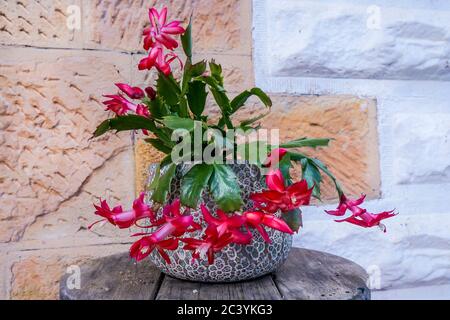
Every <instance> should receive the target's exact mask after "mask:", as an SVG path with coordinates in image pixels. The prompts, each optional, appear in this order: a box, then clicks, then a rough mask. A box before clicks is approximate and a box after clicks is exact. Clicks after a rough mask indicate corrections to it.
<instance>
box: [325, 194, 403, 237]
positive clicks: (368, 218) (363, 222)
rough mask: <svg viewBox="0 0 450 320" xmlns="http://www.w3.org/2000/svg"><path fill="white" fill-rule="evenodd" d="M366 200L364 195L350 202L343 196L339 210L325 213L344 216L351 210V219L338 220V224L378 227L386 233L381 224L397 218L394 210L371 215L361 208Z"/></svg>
mask: <svg viewBox="0 0 450 320" xmlns="http://www.w3.org/2000/svg"><path fill="white" fill-rule="evenodd" d="M365 198H366V196H365V195H362V196H361V197H360V198H359V199H356V200H350V199H348V198H347V197H346V196H345V195H342V196H341V199H340V202H339V206H338V207H337V209H336V210H325V212H326V213H328V214H330V215H333V216H343V215H344V214H345V213H346V212H347V210H350V211H351V212H352V214H351V215H350V216H349V217H347V218H345V219H341V220H336V222H349V223H352V224H355V225H358V226H361V227H364V228H370V227H373V226H378V227H379V228H380V229H381V230H383V231H384V232H386V227H385V225H384V224H382V223H381V220H383V219H387V218H391V217H394V216H396V214H395V213H394V210H391V211H384V212H381V213H378V214H374V213H369V212H367V210H366V209H364V208H361V207H359V205H361V204H362V203H363V202H364V199H365Z"/></svg>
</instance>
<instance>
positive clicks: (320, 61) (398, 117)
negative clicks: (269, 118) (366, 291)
mask: <svg viewBox="0 0 450 320" xmlns="http://www.w3.org/2000/svg"><path fill="white" fill-rule="evenodd" d="M378 13H379V16H377V14H378ZM253 14H254V17H253V24H254V31H253V38H254V48H255V49H254V61H255V75H256V82H257V85H258V86H260V87H262V88H263V89H265V90H267V91H268V92H283V93H295V94H354V95H358V96H365V97H373V98H376V99H377V104H378V105H377V109H378V115H377V116H378V121H379V123H378V134H379V141H380V145H379V148H380V156H381V157H380V158H381V160H380V161H381V164H380V166H381V181H382V187H381V188H382V198H381V199H379V200H373V201H369V202H367V209H369V210H372V211H374V212H377V211H383V210H385V209H391V208H396V209H397V210H398V211H399V212H400V215H399V216H398V217H396V218H393V219H391V220H390V221H387V222H386V225H387V226H388V233H386V234H383V233H381V232H379V230H378V229H370V230H366V229H359V228H357V227H355V226H352V225H344V224H336V223H334V222H333V221H332V218H331V217H328V216H326V214H324V213H322V211H323V209H324V208H331V207H333V206H327V207H310V208H307V209H305V210H304V224H305V228H304V229H303V232H302V234H300V235H298V236H297V238H296V240H295V241H296V242H295V243H296V245H298V246H304V247H308V248H314V249H318V250H323V251H328V252H332V253H335V254H339V255H341V256H344V257H347V258H350V259H352V260H354V261H356V262H358V263H360V264H361V265H362V266H364V267H366V268H368V269H369V270H370V271H371V273H373V270H379V271H380V275H381V288H383V289H385V288H392V287H396V288H401V287H408V286H409V287H410V286H420V285H438V284H448V283H449V282H450V69H449V60H450V41H449V40H450V2H449V1H444V0H408V1H407V0H399V1H395V2H392V1H387V0H370V1H369V0H359V1H357V0H315V1H302V0H254V1H253ZM378 22H379V23H378ZM377 268H378V269H377ZM375 273H376V272H375Z"/></svg>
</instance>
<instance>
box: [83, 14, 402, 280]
mask: <svg viewBox="0 0 450 320" xmlns="http://www.w3.org/2000/svg"><path fill="white" fill-rule="evenodd" d="M149 18H150V25H149V27H147V28H145V29H144V31H143V36H144V39H143V42H144V49H145V50H146V51H147V52H148V55H147V56H146V57H145V58H143V59H142V60H141V61H140V63H139V66H138V68H139V70H142V71H147V70H152V71H154V72H156V73H157V79H156V83H154V84H153V83H152V84H149V86H148V87H146V88H145V89H141V88H139V87H133V86H130V85H127V84H123V83H117V84H116V86H117V87H118V89H119V93H117V94H113V95H105V97H106V98H107V100H106V101H104V102H103V103H104V105H105V106H106V110H108V111H112V113H114V114H115V115H114V117H113V118H110V119H107V120H105V121H103V122H102V123H101V124H100V125H99V126H98V128H97V129H96V131H95V132H94V137H99V136H101V135H103V134H105V133H106V132H108V131H110V130H113V131H116V132H119V131H127V130H131V131H134V130H139V131H142V133H143V134H144V135H146V136H147V138H146V139H145V141H146V142H148V143H150V144H151V145H152V146H153V147H154V148H156V149H157V150H159V151H161V152H163V153H164V154H166V156H165V157H164V159H163V160H162V161H161V162H160V163H159V164H157V165H153V166H152V167H151V168H150V176H151V179H150V180H151V181H149V184H148V187H147V192H146V193H145V192H143V193H141V194H140V196H139V197H138V198H137V199H136V200H135V201H134V203H133V206H132V208H131V209H130V210H124V209H123V208H122V206H116V207H114V208H111V207H110V206H109V205H108V204H107V202H106V201H104V200H101V201H100V204H99V205H95V209H96V211H95V214H97V215H99V216H101V217H102V219H101V220H99V221H97V222H95V223H94V224H92V225H91V226H90V227H89V228H92V226H93V225H95V224H97V223H98V222H100V221H109V222H110V223H111V224H113V225H115V226H117V227H119V228H131V227H133V226H137V227H139V228H140V229H141V230H142V232H138V233H135V234H133V237H138V240H137V241H136V242H135V243H134V244H133V245H132V246H131V249H130V255H131V257H133V258H134V259H136V260H137V261H140V260H142V259H144V258H146V257H148V256H150V258H151V261H152V262H154V263H155V264H156V265H157V266H158V267H159V268H160V269H161V270H162V271H164V272H166V273H168V274H171V275H173V276H176V277H179V278H184V279H191V280H202V281H233V280H242V279H249V278H253V277H257V276H260V275H262V274H265V273H268V272H271V271H273V270H274V269H275V268H277V267H278V266H279V265H280V264H281V263H282V262H283V261H284V260H285V259H286V258H287V253H288V252H289V250H290V248H291V244H292V236H291V235H292V234H293V233H294V232H298V230H299V227H300V225H301V211H300V207H301V206H305V205H309V203H310V199H311V197H314V198H317V199H319V200H320V186H321V183H322V181H323V178H322V175H326V176H328V177H329V178H331V181H332V182H333V183H334V185H335V187H336V191H337V194H338V196H339V199H340V203H339V206H338V208H337V209H336V210H331V211H326V212H327V213H328V214H330V215H334V216H340V217H341V219H339V220H336V221H338V222H344V221H345V222H349V223H352V224H355V225H358V226H362V227H373V226H379V227H380V228H382V230H383V231H385V227H384V225H382V224H381V223H380V222H381V220H383V219H386V218H389V217H392V216H394V215H395V214H394V212H393V211H386V212H382V213H378V214H372V213H369V212H367V210H366V209H363V208H362V207H361V206H360V205H361V204H362V203H363V201H364V195H363V196H361V197H360V198H359V199H356V200H351V199H349V198H347V196H346V195H345V193H344V192H343V190H342V188H341V186H340V184H339V182H338V181H337V180H336V178H335V177H334V175H333V174H332V173H331V172H330V170H329V169H328V168H327V166H326V165H325V164H324V163H322V162H321V161H320V160H318V159H316V158H312V157H309V156H307V155H306V154H304V153H301V152H299V150H301V149H302V148H307V147H309V148H316V147H318V146H321V147H325V146H327V145H328V144H329V142H330V139H324V138H321V139H311V138H299V139H297V140H293V141H289V142H285V143H281V144H280V143H278V141H277V142H276V143H272V141H270V142H269V141H267V139H266V140H261V139H258V138H257V139H254V140H253V141H249V139H244V140H243V142H242V139H239V137H238V133H239V135H241V138H242V137H244V138H247V137H249V136H250V134H251V133H258V132H260V131H261V128H260V127H259V125H258V121H259V120H260V119H261V118H263V117H264V116H265V115H266V114H267V113H266V112H265V111H263V112H262V113H261V115H259V116H257V117H255V118H252V119H246V120H244V121H241V122H239V123H236V121H235V120H234V119H233V118H234V117H233V115H234V114H235V113H236V112H237V111H238V110H240V109H241V108H242V107H244V105H245V103H246V102H247V100H248V99H249V98H250V97H251V96H255V97H256V98H259V100H260V102H261V104H262V105H263V108H264V109H269V108H270V107H271V105H272V102H271V100H270V98H269V97H268V96H267V95H266V94H265V93H264V92H263V91H262V90H261V89H259V88H253V89H250V90H246V91H244V92H242V93H241V94H238V95H237V96H236V97H234V98H233V99H230V98H229V96H228V95H227V92H226V90H225V88H224V81H223V76H222V67H221V65H220V64H218V63H216V62H215V61H214V60H211V61H209V62H207V61H203V60H202V61H198V62H194V61H193V59H192V40H191V22H189V24H188V25H187V27H186V28H184V27H183V26H182V24H181V22H180V21H171V22H170V21H168V19H167V8H163V9H162V10H161V11H158V10H157V9H155V8H151V9H150V10H149ZM178 36H180V38H181V44H182V48H183V51H184V54H185V55H186V60H185V62H184V63H183V62H182V61H181V59H180V57H179V55H178V54H177V53H176V52H175V51H174V50H175V49H176V48H177V47H178V46H179V43H178V41H177V40H176V37H178ZM174 63H178V64H179V65H180V67H181V74H182V76H181V77H180V79H177V78H176V77H175V76H174V74H173V73H172V67H173V64H174ZM147 72H148V71H147ZM210 93H211V94H212V98H213V99H214V101H215V103H216V104H217V107H218V108H219V109H220V118H219V119H218V120H217V121H215V120H214V119H212V118H210V117H208V115H207V114H205V105H206V102H207V96H208V94H210ZM256 137H258V135H256ZM239 140H241V143H239V142H238V141H239ZM295 163H298V164H299V166H298V167H299V168H301V175H302V180H300V181H293V179H292V176H291V173H292V171H293V168H292V167H293V164H295ZM347 213H349V214H347Z"/></svg>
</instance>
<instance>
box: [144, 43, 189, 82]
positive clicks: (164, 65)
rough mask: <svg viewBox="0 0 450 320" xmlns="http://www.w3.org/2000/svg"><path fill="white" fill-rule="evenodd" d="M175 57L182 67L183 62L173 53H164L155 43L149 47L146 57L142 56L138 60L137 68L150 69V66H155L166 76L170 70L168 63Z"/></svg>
mask: <svg viewBox="0 0 450 320" xmlns="http://www.w3.org/2000/svg"><path fill="white" fill-rule="evenodd" d="M175 59H177V60H178V62H179V63H180V66H181V68H183V63H182V62H181V60H180V58H179V57H178V56H177V55H176V54H175V53H173V52H169V53H167V54H166V55H164V52H163V48H162V46H160V45H155V46H154V47H152V48H151V49H150V51H149V54H148V56H147V57H146V58H143V59H142V60H141V61H140V62H139V66H138V69H139V70H145V69H147V70H150V69H151V68H153V67H156V68H157V69H158V70H159V71H161V72H162V73H164V74H165V75H166V76H167V75H169V74H170V73H171V72H172V70H171V68H170V63H172V61H173V60H175Z"/></svg>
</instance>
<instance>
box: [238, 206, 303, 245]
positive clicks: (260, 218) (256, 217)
mask: <svg viewBox="0 0 450 320" xmlns="http://www.w3.org/2000/svg"><path fill="white" fill-rule="evenodd" d="M244 217H245V219H246V224H247V225H248V226H250V227H252V228H255V229H256V230H257V231H258V232H259V233H260V234H261V236H262V237H263V239H264V241H266V242H267V243H271V240H270V238H269V235H268V234H267V232H266V230H265V229H264V227H263V226H267V227H269V228H272V229H275V230H278V231H281V232H284V233H289V234H293V233H294V232H293V231H292V230H291V228H289V226H288V225H287V223H286V222H284V221H283V220H282V219H279V218H277V217H275V216H274V215H272V214H266V213H264V212H261V211H247V212H244Z"/></svg>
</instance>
